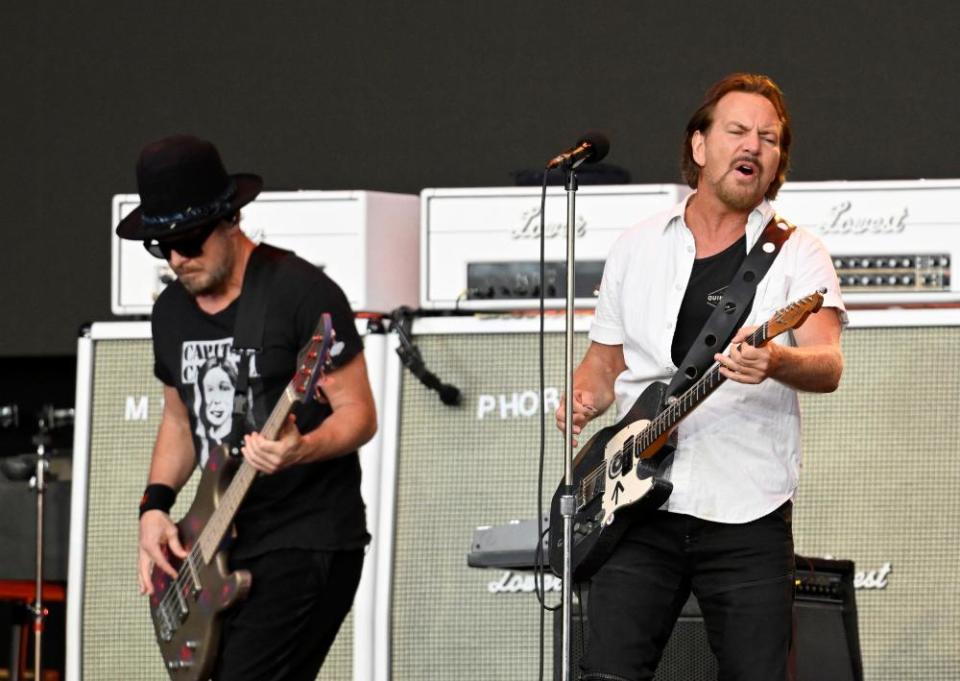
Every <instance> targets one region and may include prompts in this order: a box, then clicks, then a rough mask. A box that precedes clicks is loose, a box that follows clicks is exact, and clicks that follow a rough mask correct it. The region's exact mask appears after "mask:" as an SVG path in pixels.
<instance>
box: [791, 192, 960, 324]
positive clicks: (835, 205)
mask: <svg viewBox="0 0 960 681" xmlns="http://www.w3.org/2000/svg"><path fill="white" fill-rule="evenodd" d="M775 205H776V208H777V211H778V212H780V213H781V214H782V215H783V217H785V218H786V219H787V220H789V221H790V222H792V223H794V224H796V225H799V226H800V227H804V228H805V229H807V230H809V231H811V232H813V233H814V234H816V235H817V236H818V237H820V238H821V239H822V240H823V242H824V245H825V246H826V247H827V250H829V251H830V254H831V255H832V256H833V261H834V266H835V267H836V269H837V274H838V275H839V277H840V286H841V289H842V290H843V298H844V300H845V301H847V302H848V303H867V304H884V305H893V304H901V303H929V302H940V303H943V302H951V303H953V302H957V301H960V281H957V278H956V276H955V275H953V273H952V266H953V264H954V263H956V262H960V179H958V180H904V181H871V182H787V183H786V184H784V185H783V187H782V188H781V189H780V192H779V194H778V195H777V200H776V201H775Z"/></svg>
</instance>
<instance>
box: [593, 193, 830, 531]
mask: <svg viewBox="0 0 960 681" xmlns="http://www.w3.org/2000/svg"><path fill="white" fill-rule="evenodd" d="M688 199H689V197H687V199H685V200H684V201H683V202H681V203H680V204H678V205H677V206H675V207H674V208H673V209H671V210H670V211H667V212H664V213H660V214H658V215H655V216H653V217H651V218H649V219H647V220H645V221H644V222H642V223H640V224H639V225H637V226H635V227H632V228H631V229H629V230H627V231H626V232H624V233H623V234H622V235H621V236H620V238H619V239H618V240H617V242H616V243H615V244H614V246H613V249H612V250H611V251H610V255H609V257H608V258H607V262H606V265H605V267H604V271H603V283H602V284H601V287H600V297H599V299H598V301H597V309H596V314H595V317H594V320H593V324H592V326H591V328H590V339H591V340H592V341H595V342H597V343H602V344H604V345H623V356H624V360H625V362H626V365H627V369H626V370H625V371H624V372H623V373H621V374H620V375H619V376H618V377H617V379H616V383H615V385H614V390H615V393H616V400H617V412H618V419H619V418H622V417H623V416H624V414H626V412H627V411H628V410H629V409H630V407H631V406H633V403H634V402H635V401H636V400H637V398H638V397H639V396H640V394H641V393H642V392H643V391H644V390H645V389H646V388H647V386H649V385H650V384H651V383H652V382H654V381H663V382H666V383H669V381H670V379H671V377H672V375H673V374H674V373H675V372H676V370H677V368H676V367H675V366H674V364H673V360H672V358H671V351H670V350H671V344H672V342H673V333H674V328H675V327H676V321H677V316H678V314H679V312H680V305H681V303H682V302H683V296H684V291H685V290H686V287H687V282H688V281H689V280H690V272H691V270H692V269H693V261H694V258H695V254H696V247H695V245H694V239H693V234H691V232H690V230H689V228H688V227H687V226H686V223H685V222H684V210H685V208H686V202H687V200H688ZM773 214H774V211H773V207H772V206H771V205H770V204H769V203H768V202H767V201H763V202H762V203H761V204H760V205H759V206H757V208H756V209H754V211H753V212H752V213H751V214H750V216H749V218H748V220H747V226H746V233H747V244H746V248H747V250H748V251H749V249H750V248H752V247H753V245H754V243H756V241H757V239H758V238H759V236H760V234H761V233H762V232H763V228H764V227H765V226H766V224H767V222H769V220H770V218H771V217H772V216H773ZM787 217H789V216H787ZM821 287H823V288H826V289H827V292H826V294H825V295H824V302H823V306H824V307H834V308H837V309H838V310H839V311H840V317H841V321H842V323H844V324H845V323H846V312H845V310H844V306H843V302H842V300H841V299H840V295H839V291H840V284H839V281H838V280H837V274H836V271H835V270H834V268H833V263H832V261H831V259H830V256H829V254H828V253H827V251H826V249H825V248H824V247H823V244H822V243H821V242H820V240H819V239H817V238H816V237H815V236H813V235H812V234H810V233H809V232H806V231H804V230H803V229H797V230H796V231H795V232H794V233H793V235H792V236H791V237H790V238H789V239H788V240H787V242H786V243H785V244H784V246H783V249H782V250H781V251H780V253H779V255H778V256H777V258H776V259H775V260H774V261H773V264H772V265H771V266H770V269H769V270H768V271H767V274H766V276H764V278H763V279H762V280H761V281H760V283H759V285H758V286H757V293H756V297H755V298H754V301H753V308H752V309H751V311H750V316H749V317H748V318H747V321H746V325H759V324H762V323H763V322H765V321H767V320H768V319H769V318H770V317H771V316H772V315H773V313H774V312H775V311H776V310H778V309H780V308H781V307H784V306H785V305H786V304H787V303H790V302H792V301H794V300H796V299H798V298H802V297H804V296H806V295H809V294H811V293H813V292H814V291H816V290H817V289H818V288H821ZM774 342H778V343H783V344H785V345H795V343H794V340H793V336H792V333H787V334H783V335H781V336H779V337H778V338H777V339H776V340H775V341H774ZM799 475H800V407H799V403H798V400H797V394H796V391H795V390H794V389H793V388H790V387H788V386H785V385H784V384H782V383H780V382H778V381H775V380H773V379H767V380H765V381H763V382H762V383H760V384H758V385H746V384H741V383H736V382H734V381H726V382H725V383H723V384H722V385H720V387H718V388H717V389H716V391H715V392H714V393H713V394H712V395H710V396H708V397H707V398H706V399H705V400H704V401H703V402H702V403H701V404H700V405H699V406H698V407H697V408H696V409H694V410H693V411H692V412H691V413H690V414H689V415H688V416H687V418H686V419H685V420H684V421H682V422H681V424H680V427H679V432H678V448H677V452H676V455H675V456H674V460H673V465H672V466H671V468H670V470H669V471H668V474H667V477H668V479H669V480H670V481H671V482H672V483H673V493H672V494H671V496H670V498H669V499H668V500H667V503H666V504H665V505H664V506H663V509H664V510H668V511H672V512H675V513H686V514H688V515H692V516H696V517H698V518H703V519H706V520H713V521H718V522H727V523H744V522H748V521H750V520H755V519H756V518H760V517H762V516H764V515H766V514H767V513H769V512H770V511H772V510H773V509H775V508H777V507H778V506H780V505H781V504H782V503H784V502H785V501H786V500H788V499H790V498H792V496H793V495H794V493H795V491H796V489H797V482H798V479H799Z"/></svg>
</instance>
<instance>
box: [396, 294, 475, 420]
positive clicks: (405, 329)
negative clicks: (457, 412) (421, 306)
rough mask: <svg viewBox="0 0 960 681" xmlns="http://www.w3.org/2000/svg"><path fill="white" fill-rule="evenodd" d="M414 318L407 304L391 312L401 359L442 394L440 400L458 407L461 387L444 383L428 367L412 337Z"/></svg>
mask: <svg viewBox="0 0 960 681" xmlns="http://www.w3.org/2000/svg"><path fill="white" fill-rule="evenodd" d="M412 318H413V310H411V309H410V308H409V307H406V306H400V307H398V308H397V309H396V310H394V311H393V312H391V313H390V320H391V322H392V323H391V325H390V330H391V331H396V332H397V337H398V338H399V340H400V347H398V348H397V354H398V355H399V356H400V361H401V362H403V365H404V366H405V367H407V368H408V369H409V370H410V373H412V374H413V375H414V376H416V377H417V380H419V381H420V382H421V383H422V384H423V385H424V386H426V387H427V388H429V389H430V390H433V391H435V392H436V393H437V394H438V395H439V396H440V401H441V402H443V403H444V404H445V405H447V406H448V407H457V406H459V405H460V402H461V401H462V397H463V396H462V395H461V393H460V389H459V388H457V387H456V386H455V385H450V384H449V383H444V382H443V381H441V380H440V379H439V378H438V377H437V375H436V374H435V373H433V372H432V371H430V370H429V369H427V365H426V364H425V363H424V361H423V356H422V355H421V354H420V348H418V347H417V346H416V345H414V343H413V340H412V339H411V338H410V322H411V320H412Z"/></svg>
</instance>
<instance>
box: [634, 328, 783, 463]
mask: <svg viewBox="0 0 960 681" xmlns="http://www.w3.org/2000/svg"><path fill="white" fill-rule="evenodd" d="M768 340H769V339H768V338H767V324H763V325H762V326H760V327H759V328H758V329H757V330H756V331H754V332H753V333H752V334H751V335H750V337H749V338H747V339H746V341H745V342H746V343H747V344H748V345H752V346H754V347H760V346H761V345H763V344H764V343H766V342H767V341H768ZM726 380H727V379H726V377H725V376H724V375H723V374H721V373H720V364H719V363H716V364H714V365H713V366H712V367H710V369H709V370H708V371H707V373H705V374H704V375H703V376H701V377H700V380H698V381H697V382H696V383H694V384H693V385H692V386H690V387H689V388H688V389H687V390H686V391H685V392H684V393H683V394H682V395H680V396H679V397H677V398H676V399H675V400H672V401H670V402H668V404H667V407H666V408H665V409H664V410H663V411H661V412H660V413H659V414H657V416H656V418H654V419H653V420H652V421H651V422H650V423H649V424H648V425H647V427H646V428H644V430H643V432H642V433H640V435H639V437H637V440H636V443H635V445H634V446H635V447H636V448H637V451H639V452H644V451H646V450H647V449H648V448H649V447H650V446H651V445H653V443H654V442H656V441H657V440H658V439H660V437H661V436H663V435H664V434H665V433H668V432H670V430H671V429H672V428H673V427H674V426H675V425H676V424H677V423H679V422H680V421H681V420H683V419H684V417H686V415H687V414H689V413H690V412H691V411H693V410H694V409H695V408H696V407H697V405H699V404H700V403H701V402H702V401H703V400H704V399H705V398H706V397H707V396H708V395H710V394H711V393H712V392H713V391H714V390H716V389H717V388H718V387H720V385H721V384H722V383H723V382H724V381H726Z"/></svg>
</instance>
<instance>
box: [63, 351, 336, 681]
mask: <svg viewBox="0 0 960 681" xmlns="http://www.w3.org/2000/svg"><path fill="white" fill-rule="evenodd" d="M152 367H153V353H152V350H151V345H150V341H149V340H100V341H97V342H96V344H95V352H94V371H93V404H92V423H91V437H90V439H91V441H90V454H89V478H88V479H89V485H88V492H87V526H86V528H85V533H86V534H85V542H86V559H85V563H84V577H85V582H84V601H83V611H82V616H81V633H80V638H81V654H82V663H81V668H82V673H83V678H84V679H88V680H90V681H112V680H114V679H116V680H118V681H120V680H123V681H141V680H142V681H167V679H168V678H169V677H168V676H167V673H166V671H165V670H164V668H163V663H162V660H161V658H160V654H159V651H158V649H157V646H156V643H155V640H154V634H153V627H152V625H151V623H150V617H149V614H148V606H147V601H146V598H145V597H142V596H140V594H139V591H138V588H137V573H136V562H137V513H136V505H137V501H138V500H139V498H140V494H141V493H142V492H143V486H144V482H145V480H146V477H147V470H148V467H149V461H150V453H151V451H152V448H153V441H154V438H155V436H156V432H157V425H158V424H159V421H160V412H161V396H162V387H161V385H160V383H159V381H157V380H156V379H155V378H154V377H153V370H152ZM141 398H146V405H147V411H146V412H143V411H138V409H137V407H139V406H141V403H140V400H141ZM198 477H199V476H197V475H194V477H193V478H191V480H190V482H189V483H188V486H187V487H186V488H184V490H183V491H182V492H181V494H180V497H179V499H178V501H177V505H176V507H175V508H174V510H173V511H172V515H173V517H175V518H179V517H181V516H182V515H183V513H185V512H186V510H187V508H188V507H189V505H190V501H191V500H192V499H193V495H194V490H195V486H196V481H197V480H198ZM77 529H78V530H79V528H77ZM351 623H352V617H348V619H347V621H346V622H345V623H344V626H343V627H342V628H341V631H340V635H339V636H338V637H337V640H336V642H335V643H334V646H333V649H332V650H331V651H330V654H329V656H328V658H327V663H326V665H325V666H324V669H323V670H322V671H321V673H320V676H319V677H318V678H319V679H324V680H327V681H340V680H343V679H349V678H351V677H352V668H353V660H352V656H353V648H352V631H353V630H352V626H351Z"/></svg>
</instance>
